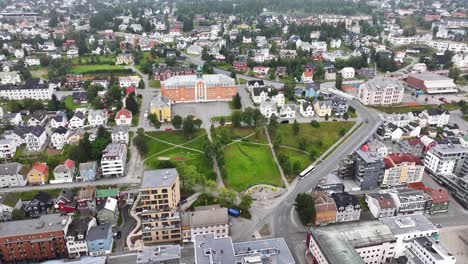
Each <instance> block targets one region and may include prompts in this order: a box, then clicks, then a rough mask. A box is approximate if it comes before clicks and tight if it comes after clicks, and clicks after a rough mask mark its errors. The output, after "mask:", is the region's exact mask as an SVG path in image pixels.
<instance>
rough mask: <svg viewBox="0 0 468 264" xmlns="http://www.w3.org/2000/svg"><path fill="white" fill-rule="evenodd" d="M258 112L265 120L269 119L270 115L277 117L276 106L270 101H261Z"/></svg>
mask: <svg viewBox="0 0 468 264" xmlns="http://www.w3.org/2000/svg"><path fill="white" fill-rule="evenodd" d="M260 112H261V113H262V115H264V116H265V117H267V118H270V117H271V116H272V115H276V116H277V115H278V114H277V111H276V104H275V103H273V102H272V101H263V102H262V103H261V104H260Z"/></svg>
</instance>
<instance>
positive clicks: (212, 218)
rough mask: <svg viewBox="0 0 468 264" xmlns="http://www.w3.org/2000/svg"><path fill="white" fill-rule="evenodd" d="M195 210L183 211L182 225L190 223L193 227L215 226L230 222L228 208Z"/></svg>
mask: <svg viewBox="0 0 468 264" xmlns="http://www.w3.org/2000/svg"><path fill="white" fill-rule="evenodd" d="M197 209H198V210H196V211H193V212H183V213H182V215H181V217H182V225H190V226H191V227H198V226H213V225H227V224H228V223H229V216H228V212H227V208H206V209H205V208H204V209H203V210H200V208H197Z"/></svg>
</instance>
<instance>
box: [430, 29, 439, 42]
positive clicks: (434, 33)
mask: <svg viewBox="0 0 468 264" xmlns="http://www.w3.org/2000/svg"><path fill="white" fill-rule="evenodd" d="M438 32H439V27H438V26H435V27H434V28H433V29H432V39H436V38H437V33H438Z"/></svg>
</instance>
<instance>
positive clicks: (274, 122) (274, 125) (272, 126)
mask: <svg viewBox="0 0 468 264" xmlns="http://www.w3.org/2000/svg"><path fill="white" fill-rule="evenodd" d="M278 126H279V123H278V117H276V115H272V116H271V117H270V122H269V123H268V131H269V132H270V133H272V134H275V133H276V130H277V129H278Z"/></svg>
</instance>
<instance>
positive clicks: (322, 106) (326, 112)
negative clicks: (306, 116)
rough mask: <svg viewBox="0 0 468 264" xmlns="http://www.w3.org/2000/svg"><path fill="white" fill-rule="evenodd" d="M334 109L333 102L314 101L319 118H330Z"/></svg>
mask: <svg viewBox="0 0 468 264" xmlns="http://www.w3.org/2000/svg"><path fill="white" fill-rule="evenodd" d="M332 108H333V107H332V101H331V100H323V101H320V100H318V99H317V98H316V99H315V100H314V112H315V115H316V116H318V117H326V116H329V117H330V116H331V114H332Z"/></svg>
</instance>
